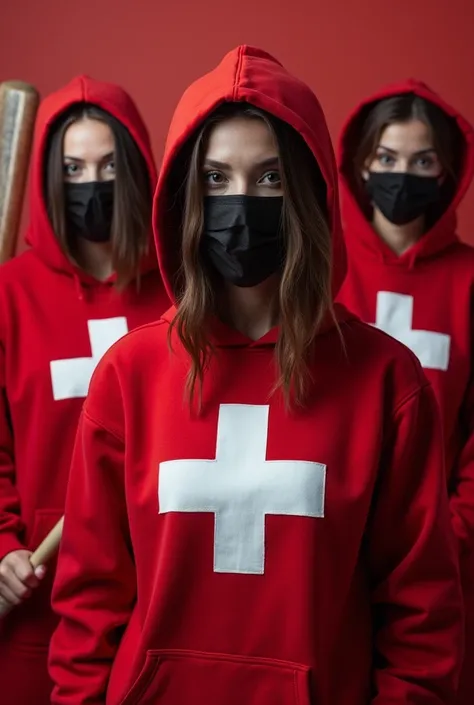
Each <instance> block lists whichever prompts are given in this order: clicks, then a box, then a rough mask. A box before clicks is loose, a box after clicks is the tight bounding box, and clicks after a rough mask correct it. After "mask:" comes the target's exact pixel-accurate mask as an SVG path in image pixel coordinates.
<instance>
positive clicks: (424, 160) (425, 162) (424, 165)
mask: <svg viewBox="0 0 474 705" xmlns="http://www.w3.org/2000/svg"><path fill="white" fill-rule="evenodd" d="M416 166H419V167H420V169H430V168H431V167H432V166H433V160H432V159H430V158H429V157H419V158H418V159H417V160H416Z"/></svg>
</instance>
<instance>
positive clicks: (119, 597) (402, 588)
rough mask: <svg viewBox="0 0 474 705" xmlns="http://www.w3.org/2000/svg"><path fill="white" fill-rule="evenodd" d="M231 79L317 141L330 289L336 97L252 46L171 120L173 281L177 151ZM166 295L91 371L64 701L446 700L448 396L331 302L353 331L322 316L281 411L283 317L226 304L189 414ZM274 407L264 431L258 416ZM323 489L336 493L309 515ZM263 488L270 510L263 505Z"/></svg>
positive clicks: (452, 674) (262, 703) (60, 697)
mask: <svg viewBox="0 0 474 705" xmlns="http://www.w3.org/2000/svg"><path fill="white" fill-rule="evenodd" d="M224 99H227V100H246V101H250V102H251V103H252V104H254V105H257V106H259V107H262V108H265V109H267V110H269V111H271V112H272V113H273V114H275V115H279V116H280V117H282V118H283V119H286V120H287V121H288V122H289V123H290V124H291V125H292V126H293V127H294V128H295V129H297V130H299V131H301V133H302V134H303V135H304V136H305V139H306V140H307V142H308V144H309V146H310V147H311V149H312V150H313V152H314V154H315V156H316V158H317V159H318V160H320V161H321V163H322V166H323V171H324V174H325V178H326V181H327V185H328V192H329V197H328V200H329V202H328V206H329V212H330V213H331V214H332V221H333V232H334V239H335V273H334V282H335V288H336V289H337V285H338V283H339V282H340V281H342V276H343V271H344V257H343V249H342V243H341V241H340V231H339V223H338V216H337V213H338V201H337V191H336V186H335V181H336V174H335V168H334V165H333V156H332V151H331V144H330V140H329V136H328V133H327V129H326V125H325V121H324V117H323V115H322V113H321V110H320V108H319V106H318V104H317V102H316V99H315V97H314V95H313V94H312V93H311V92H310V91H309V89H308V88H307V87H305V86H303V84H301V83H300V82H299V81H297V80H295V79H293V78H292V77H291V76H289V75H288V74H287V73H286V72H285V71H284V69H283V68H282V67H281V66H280V65H279V64H278V63H277V62H276V61H275V60H274V59H272V58H271V57H270V56H268V55H267V54H264V53H263V52H261V51H260V50H257V49H252V48H250V47H239V48H238V49H237V50H235V51H233V52H231V53H230V54H229V55H227V56H226V57H225V59H224V60H223V62H222V64H221V65H220V66H219V67H218V68H217V69H216V70H215V71H214V72H212V73H211V74H209V75H208V76H207V77H205V78H204V79H202V80H201V81H198V83H197V84H195V85H194V86H192V87H191V88H190V89H189V91H188V92H187V93H186V94H185V96H184V98H183V101H182V102H181V104H180V105H179V107H178V109H177V112H176V115H175V118H174V120H173V123H172V126H171V129H170V137H169V140H168V146H167V155H166V158H165V162H164V166H163V172H162V175H161V177H160V182H159V186H158V190H157V194H156V202H155V225H156V238H157V245H158V251H159V257H160V263H161V267H162V271H163V277H164V280H165V281H166V283H167V286H168V291H169V293H170V294H172V293H173V291H172V281H173V266H174V260H173V247H174V243H175V241H176V230H175V229H173V228H170V227H169V224H168V221H167V215H168V213H169V208H170V202H169V194H168V193H167V184H168V181H167V180H168V178H169V172H170V167H171V166H172V164H173V161H174V159H175V158H176V156H177V154H178V151H179V146H180V145H182V144H183V142H184V140H185V138H186V137H188V136H190V135H192V133H193V130H194V129H195V128H196V126H197V125H198V123H199V122H200V121H201V120H202V119H203V118H204V117H205V116H206V115H207V114H208V113H209V112H210V111H212V110H213V109H214V107H215V106H216V105H217V104H218V103H219V102H222V100H224ZM173 313H174V311H173V310H171V311H170V312H168V313H167V314H165V315H164V317H163V318H162V320H161V321H160V322H158V323H155V324H150V325H149V326H147V327H143V328H141V329H140V330H138V331H135V332H134V333H132V334H131V335H130V336H128V337H127V338H126V339H125V340H123V341H120V342H119V343H118V344H117V345H116V346H114V348H113V349H112V350H111V351H109V353H108V354H107V355H106V356H105V358H104V359H103V360H102V362H101V364H100V365H99V367H98V368H97V370H96V373H95V375H94V379H93V382H92V385H91V392H90V394H89V397H88V399H87V401H86V405H85V409H84V412H83V415H82V420H81V422H80V428H79V432H78V437H77V443H76V449H75V452H74V456H73V463H72V470H71V478H70V485H69V491H68V500H67V510H66V523H65V533H64V537H63V543H62V547H61V553H60V558H59V568H58V575H57V582H56V586H55V591H54V594H53V604H54V607H55V609H56V611H57V612H58V613H59V615H60V617H61V622H60V625H59V627H58V630H57V631H56V632H55V634H54V636H53V640H52V645H51V652H50V673H51V675H52V677H53V680H54V681H55V683H56V687H55V690H54V693H53V698H52V702H53V703H54V704H55V705H79V704H80V703H88V705H103V704H104V703H107V705H118V704H119V703H121V704H122V705H132V704H135V703H140V705H151V704H152V703H157V702H160V703H162V704H163V705H183V703H187V702H190V701H191V700H192V701H193V702H194V703H197V704H199V705H210V704H211V703H212V705H221V704H222V705H224V703H225V705H241V703H246V705H290V704H291V703H294V704H295V705H296V703H299V704H300V705H303V704H304V705H309V703H318V705H334V703H341V704H343V703H344V704H346V703H347V705H349V704H356V703H357V704H359V703H360V704H361V705H362V704H365V703H368V702H369V701H370V702H372V704H373V705H395V703H397V704H398V703H408V702H412V703H419V704H420V705H441V704H443V705H446V703H451V702H452V701H453V690H454V681H455V678H456V673H457V670H458V664H459V660H460V650H461V642H462V610H461V596H460V590H459V584H458V579H457V568H456V563H457V559H456V555H455V548H454V545H453V541H452V534H451V531H450V529H449V521H450V519H449V511H448V506H447V499H446V493H445V488H444V474H443V467H442V462H441V440H440V427H439V419H438V412H437V408H436V402H435V399H434V396H433V394H432V391H431V388H430V386H429V385H428V384H427V383H426V380H425V378H424V377H423V374H422V370H421V368H420V366H419V364H418V363H417V361H416V359H415V358H414V356H413V355H412V354H411V353H410V352H409V351H408V350H406V349H405V348H404V347H402V346H401V345H399V344H398V343H397V342H396V341H394V340H392V339H391V338H389V337H388V336H386V335H384V334H382V333H380V332H379V331H376V330H374V329H373V328H371V327H370V326H366V325H365V324H362V323H360V322H359V321H358V320H357V319H355V318H353V317H352V316H351V315H349V314H348V313H347V312H346V311H345V309H343V308H342V307H338V308H337V310H336V315H337V318H338V320H339V322H340V325H341V327H342V330H343V333H344V338H345V345H346V349H345V350H344V349H343V347H342V345H341V341H340V337H339V333H338V331H337V329H336V328H335V326H334V325H332V326H330V325H329V324H327V325H326V326H325V328H324V329H323V330H322V331H321V334H320V336H319V338H318V344H317V346H316V351H315V355H314V359H313V361H312V372H313V377H314V379H315V385H314V391H313V394H312V395H311V398H310V399H309V400H308V405H307V407H306V408H305V409H304V411H293V412H292V413H289V412H288V411H287V410H286V409H285V407H284V404H283V402H282V399H281V397H280V395H274V396H271V394H270V392H271V389H272V387H273V385H274V382H275V371H274V349H275V347H274V344H275V340H276V339H277V335H278V331H277V330H274V331H271V332H270V333H269V334H268V335H267V336H265V337H264V338H262V339H261V340H258V341H255V342H252V341H250V340H249V339H247V338H246V337H245V336H243V335H241V334H239V333H236V332H235V331H232V330H230V329H229V328H228V327H227V326H225V325H224V324H223V323H215V325H214V327H213V330H212V335H213V340H214V344H215V348H216V354H215V356H213V358H212V360H211V363H210V368H209V370H208V371H207V373H206V376H205V380H204V386H203V398H202V403H203V405H202V411H201V414H200V415H196V414H195V413H193V412H192V411H190V409H189V407H188V405H187V404H186V403H185V402H183V394H184V382H185V375H186V371H187V357H186V354H185V352H184V351H183V349H182V347H181V346H180V344H179V341H178V339H177V336H176V335H175V334H173V338H172V341H171V342H172V349H173V350H174V354H170V351H169V346H168V333H169V323H170V320H171V318H172V316H173ZM346 354H347V356H346ZM256 411H258V414H257V415H256V416H255V412H256ZM262 411H263V412H264V413H267V414H268V417H267V427H266V431H267V433H268V436H265V437H266V440H265V438H263V442H262V435H259V434H258V433H257V430H258V429H257V426H258V423H256V424H255V425H254V426H253V425H251V424H249V421H248V419H249V418H252V419H254V418H257V417H258V418H260V416H259V414H260V412H262ZM224 418H226V419H227V420H229V419H230V421H234V422H235V423H234V425H229V424H228V423H227V425H226V423H224V422H223V419H224ZM216 436H217V438H218V443H217V450H216ZM237 439H238V441H239V442H237ZM257 442H258V443H257ZM256 444H257V445H258V447H259V448H260V451H261V456H259V458H260V460H259V461H257V460H255V456H254V455H252V454H251V453H253V452H254V450H255V447H256ZM235 445H237V447H234V446H235ZM226 454H227V455H226ZM263 456H264V458H265V467H264V469H262V466H261V465H258V464H257V465H256V463H257V462H262V458H263ZM193 459H197V460H193ZM201 459H203V460H201ZM206 459H207V460H206ZM213 460H214V462H213ZM272 461H273V462H272ZM274 461H278V462H274ZM290 461H296V462H295V463H294V464H291V472H290V470H288V463H289V462H290ZM183 463H184V465H183ZM317 463H320V464H321V466H316V464H317ZM307 466H309V470H308V475H307V480H308V482H309V483H313V482H314V478H315V477H316V476H318V473H324V472H325V474H324V475H323V477H325V480H322V486H321V485H319V486H318V487H319V489H318V490H317V491H316V490H315V491H314V492H313V491H312V490H311V491H309V489H308V488H307V487H306V485H304V484H303V483H302V479H301V478H302V473H303V472H304V470H303V468H304V467H306V468H307ZM322 466H325V470H324V467H322ZM183 467H184V470H180V468H183ZM318 468H319V469H318ZM307 469H308V468H307ZM180 472H183V473H184V475H183V479H182V481H181V482H180V481H177V474H176V473H180ZM196 472H197V473H198V475H196V474H195V473H196ZM265 473H269V474H270V476H271V477H273V476H275V477H278V483H281V485H279V484H278V483H276V484H273V483H272V482H271V481H269V480H268V479H266V475H265ZM319 476H320V477H321V475H319ZM196 478H197V479H196ZM211 478H212V479H211ZM295 488H296V489H295ZM317 494H318V496H319V497H320V499H321V501H322V502H323V504H324V506H323V510H321V511H320V512H319V514H318V512H317V511H313V513H310V512H309V510H306V509H305V506H306V505H305V503H307V504H308V506H311V507H314V503H315V501H316V500H317V499H318V497H317V496H316V495H317ZM288 495H291V497H292V498H293V499H294V500H295V505H291V506H289V505H288V504H287V502H288ZM269 496H271V497H272V500H274V501H275V505H272V507H273V506H275V507H277V508H276V509H273V510H272V508H270V509H269V510H268V511H267V512H266V516H264V512H263V511H262V510H261V507H260V504H259V503H260V502H262V501H268V497H269ZM297 500H298V503H297ZM198 505H199V506H198ZM303 505H305V506H304V507H303ZM321 514H324V518H322V516H321ZM256 516H259V517H260V519H261V521H262V524H258V527H259V528H258V527H257V530H256V531H255V533H249V532H248V528H247V527H248V526H250V527H254V525H255V517H256ZM236 527H240V529H241V532H240V533H239V531H237V530H236ZM262 532H263V533H262ZM254 548H256V553H255V552H254ZM253 560H255V561H256V562H255V563H252V561H253ZM374 654H375V655H374Z"/></svg>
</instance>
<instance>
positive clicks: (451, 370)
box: [339, 81, 474, 705]
mask: <svg viewBox="0 0 474 705" xmlns="http://www.w3.org/2000/svg"><path fill="white" fill-rule="evenodd" d="M402 93H415V94H416V95H418V96H420V97H421V98H424V99H426V100H429V101H431V102H432V103H434V104H435V105H437V106H439V107H440V108H441V109H442V110H444V111H445V112H446V113H447V114H448V115H449V116H450V117H452V118H454V120H455V121H456V123H457V126H458V128H459V130H460V133H461V134H462V136H463V138H464V158H463V169H462V173H461V177H460V179H459V185H458V188H457V191H456V194H455V196H454V198H453V200H452V202H451V203H450V205H449V207H448V209H447V210H446V211H445V212H444V214H443V215H442V216H441V218H439V220H438V221H437V222H436V223H435V224H434V225H433V227H432V228H431V229H430V230H429V231H428V232H427V233H426V234H425V235H424V236H423V237H422V238H421V239H420V240H419V241H418V242H417V243H416V244H415V245H414V246H413V247H411V248H410V249H409V250H408V251H407V252H405V254H403V255H402V256H401V257H399V256H397V255H396V254H395V253H394V252H392V251H391V250H390V248H389V247H388V246H387V245H386V244H385V243H384V242H383V241H382V240H381V238H380V237H378V235H377V234H376V233H375V231H374V230H373V228H372V227H371V224H370V222H368V220H367V217H366V215H365V214H364V212H363V209H362V208H361V206H360V204H359V203H358V200H357V198H356V196H355V195H354V190H353V188H352V177H351V174H352V171H353V162H352V160H353V157H354V151H355V148H356V146H357V140H358V137H359V135H360V124H361V120H362V119H363V116H364V113H365V112H366V110H367V108H368V107H369V106H370V105H372V104H373V103H374V102H375V101H378V100H380V99H383V98H387V97H390V96H394V95H399V94H402ZM340 173H341V183H342V191H343V221H344V228H345V238H346V243H347V248H348V253H349V271H348V275H347V277H346V280H345V282H344V285H343V287H342V290H341V293H340V295H339V300H340V301H341V302H342V303H344V304H345V305H346V306H347V307H348V308H350V309H351V310H352V311H353V312H354V313H356V314H357V315H358V316H360V317H361V318H362V319H363V320H364V321H367V322H369V323H375V324H376V325H377V326H378V327H380V328H382V329H383V330H385V331H386V332H387V333H390V334H391V335H393V336H394V337H395V338H397V339H399V340H401V341H402V342H403V343H405V344H406V345H408V347H409V348H411V349H412V350H413V352H415V353H416V354H417V355H418V357H419V359H420V361H421V363H422V365H423V367H424V371H425V373H426V376H427V377H428V379H429V380H430V381H431V384H432V385H433V389H434V391H435V394H436V396H437V398H438V401H439V403H440V406H441V411H442V416H443V423H444V433H445V441H446V455H447V472H448V475H449V484H450V493H451V511H452V517H453V525H454V529H455V532H456V534H457V536H458V538H459V541H460V545H461V549H462V551H463V553H465V554H470V555H471V557H470V558H469V562H473V558H472V551H473V549H474V367H473V360H474V348H473V345H474V337H473V325H474V320H473V316H474V308H473V303H474V296H473V295H474V249H473V248H472V247H470V246H469V245H466V244H464V243H462V242H461V241H460V240H459V238H458V236H457V234H456V209H457V207H458V205H459V203H460V202H461V200H462V198H463V197H464V195H465V193H466V191H467V189H468V187H469V185H470V183H471V181H472V177H473V173H474V130H473V128H472V127H471V125H469V123H468V122H466V120H465V119H464V118H463V117H461V116H460V115H459V113H457V112H456V110H454V108H452V107H450V106H449V105H446V103H444V102H443V100H442V99H441V98H440V97H439V96H438V95H436V93H433V91H431V90H430V89H429V88H428V87H427V86H425V85H424V84H423V83H419V82H416V81H407V82H406V83H404V84H401V85H396V86H391V87H390V88H386V89H385V90H382V91H380V92H379V93H377V94H376V95H375V96H371V97H370V98H368V99H367V100H365V101H364V102H363V103H362V104H361V105H360V106H359V107H358V108H357V110H355V111H354V112H353V113H352V115H351V116H350V117H349V120H348V121H347V124H346V127H345V129H344V131H343V134H342V138H341V149H340ZM470 572H471V573H472V577H471V578H470V579H469V589H468V591H467V592H466V598H467V599H468V600H469V601H470V602H471V603H472V607H471V608H470V609H469V612H472V619H473V620H474V565H473V567H472V569H471V570H470ZM466 579H467V576H466ZM473 629H474V624H473ZM473 647H474V644H473ZM471 664H474V652H473V655H472V662H471ZM471 672H472V667H471ZM472 688H473V690H472V691H471V697H470V699H469V704H470V705H472V702H474V679H473V685H472ZM466 702H468V701H466Z"/></svg>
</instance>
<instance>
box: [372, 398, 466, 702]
mask: <svg viewBox="0 0 474 705" xmlns="http://www.w3.org/2000/svg"><path fill="white" fill-rule="evenodd" d="M442 458H443V448H442V441H441V424H440V421H439V418H438V410H437V405H436V402H435V398H434V395H433V392H432V389H431V386H429V385H426V386H423V387H422V388H420V389H419V390H418V391H417V392H415V393H413V394H412V395H411V396H410V397H409V398H408V399H407V400H406V401H404V402H403V403H402V404H401V405H400V406H399V407H398V409H397V410H396V412H395V416H394V418H393V421H392V425H391V429H390V431H389V437H388V438H387V441H386V445H385V453H384V455H383V457H382V464H381V468H380V480H379V484H378V487H377V489H376V495H375V502H374V507H373V513H372V517H371V521H370V523H369V527H368V537H367V539H368V550H369V562H370V570H371V579H372V590H373V591H372V606H373V616H374V627H375V633H374V640H375V641H374V647H375V649H374V669H375V671H374V696H373V700H372V705H401V704H402V703H408V702H410V703H414V704H415V703H416V704H417V705H447V704H448V703H453V702H454V696H455V692H456V686H457V679H458V675H459V671H460V667H461V661H462V650H463V610H462V597H461V587H460V581H459V574H458V568H457V555H456V548H455V541H454V537H453V533H452V528H451V522H450V517H449V507H448V497H447V492H446V486H445V474H444V469H443V460H442Z"/></svg>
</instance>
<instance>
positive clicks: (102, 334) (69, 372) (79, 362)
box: [50, 316, 128, 401]
mask: <svg viewBox="0 0 474 705" xmlns="http://www.w3.org/2000/svg"><path fill="white" fill-rule="evenodd" d="M87 327H88V329H89V339H90V343H91V350H92V357H76V358H72V359H70V360H52V362H51V363H50V367H51V383H52V385H53V398H54V399H55V400H56V401H59V400H60V399H72V398H77V397H86V396H87V392H88V389H89V384H90V381H91V377H92V374H93V372H94V370H95V368H96V366H97V363H98V362H99V360H100V359H101V357H102V356H103V355H104V353H106V352H107V350H108V349H109V348H110V347H111V346H112V345H113V344H114V343H116V342H117V340H119V338H122V337H123V336H124V335H126V333H128V325H127V319H126V318H124V317H123V316H119V317H117V318H102V319H97V320H92V321H87Z"/></svg>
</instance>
